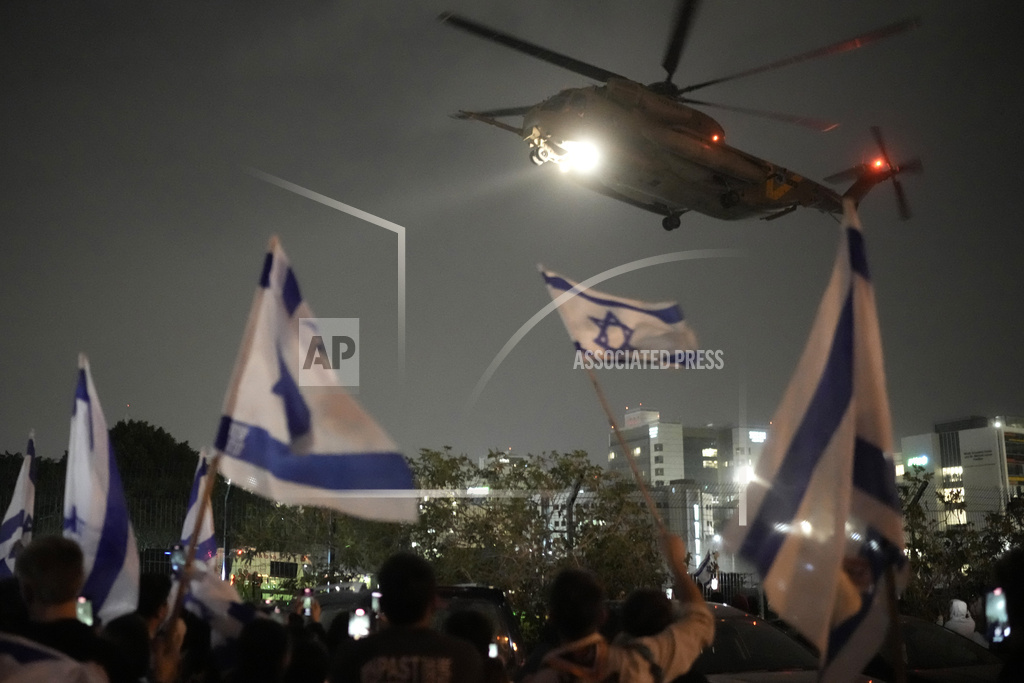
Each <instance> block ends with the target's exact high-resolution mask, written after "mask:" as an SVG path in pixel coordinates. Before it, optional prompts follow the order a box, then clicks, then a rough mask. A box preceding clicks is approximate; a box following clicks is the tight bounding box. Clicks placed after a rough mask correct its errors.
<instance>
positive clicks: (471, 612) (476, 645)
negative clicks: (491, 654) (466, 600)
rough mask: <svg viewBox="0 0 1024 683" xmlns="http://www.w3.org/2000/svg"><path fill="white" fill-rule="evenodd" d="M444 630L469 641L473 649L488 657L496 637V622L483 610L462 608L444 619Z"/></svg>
mask: <svg viewBox="0 0 1024 683" xmlns="http://www.w3.org/2000/svg"><path fill="white" fill-rule="evenodd" d="M444 632H445V633H447V634H448V635H450V636H454V637H456V638H461V639H462V640H465V641H467V642H469V644H470V645H472V646H473V649H475V650H476V651H477V652H479V653H480V654H481V655H483V656H484V657H487V656H488V652H487V651H488V649H489V648H490V645H491V641H492V640H493V639H494V624H493V623H492V622H491V620H490V619H489V618H488V617H487V615H486V614H484V613H483V612H478V611H477V610H475V609H462V610H458V611H456V612H452V613H451V614H449V615H448V618H447V619H445V620H444Z"/></svg>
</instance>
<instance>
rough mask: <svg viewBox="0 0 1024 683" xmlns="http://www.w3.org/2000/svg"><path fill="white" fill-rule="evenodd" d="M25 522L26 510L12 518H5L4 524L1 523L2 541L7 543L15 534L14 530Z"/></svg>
mask: <svg viewBox="0 0 1024 683" xmlns="http://www.w3.org/2000/svg"><path fill="white" fill-rule="evenodd" d="M24 522H25V511H24V510H21V511H20V512H18V514H16V515H15V516H13V517H11V518H10V519H6V520H4V523H3V524H0V543H6V542H7V541H9V540H10V539H11V536H13V535H14V532H15V531H17V530H18V529H20V528H21V525H22V524H23V523H24Z"/></svg>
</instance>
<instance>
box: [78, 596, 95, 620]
mask: <svg viewBox="0 0 1024 683" xmlns="http://www.w3.org/2000/svg"><path fill="white" fill-rule="evenodd" d="M75 616H76V617H77V618H78V620H79V621H80V622H82V623H83V624H85V625H86V626H92V602H91V601H90V600H89V599H88V598H83V597H79V598H78V604H77V605H75Z"/></svg>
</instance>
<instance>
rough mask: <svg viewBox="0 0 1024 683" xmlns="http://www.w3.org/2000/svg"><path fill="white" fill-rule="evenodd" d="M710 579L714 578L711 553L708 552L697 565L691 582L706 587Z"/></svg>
mask: <svg viewBox="0 0 1024 683" xmlns="http://www.w3.org/2000/svg"><path fill="white" fill-rule="evenodd" d="M712 578H714V570H713V569H712V567H711V551H710V550H709V551H708V554H707V555H705V556H704V559H703V560H701V562H700V564H699V565H697V571H695V572H694V573H693V581H694V583H697V584H700V585H701V586H702V587H706V586H707V585H708V584H709V583H711V579H712Z"/></svg>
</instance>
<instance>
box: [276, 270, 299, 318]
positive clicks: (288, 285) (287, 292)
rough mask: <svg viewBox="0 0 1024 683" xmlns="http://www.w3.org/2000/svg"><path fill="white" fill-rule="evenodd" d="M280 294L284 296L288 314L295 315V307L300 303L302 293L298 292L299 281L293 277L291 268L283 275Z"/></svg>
mask: <svg viewBox="0 0 1024 683" xmlns="http://www.w3.org/2000/svg"><path fill="white" fill-rule="evenodd" d="M281 296H282V297H284V307H285V309H286V310H287V311H288V316H289V317H290V316H293V315H295V309H296V308H298V307H299V304H301V303H302V294H301V293H300V292H299V281H298V280H297V279H296V278H295V273H293V272H292V269H291V268H289V269H288V273H287V275H285V278H284V288H283V289H282V290H281Z"/></svg>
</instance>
